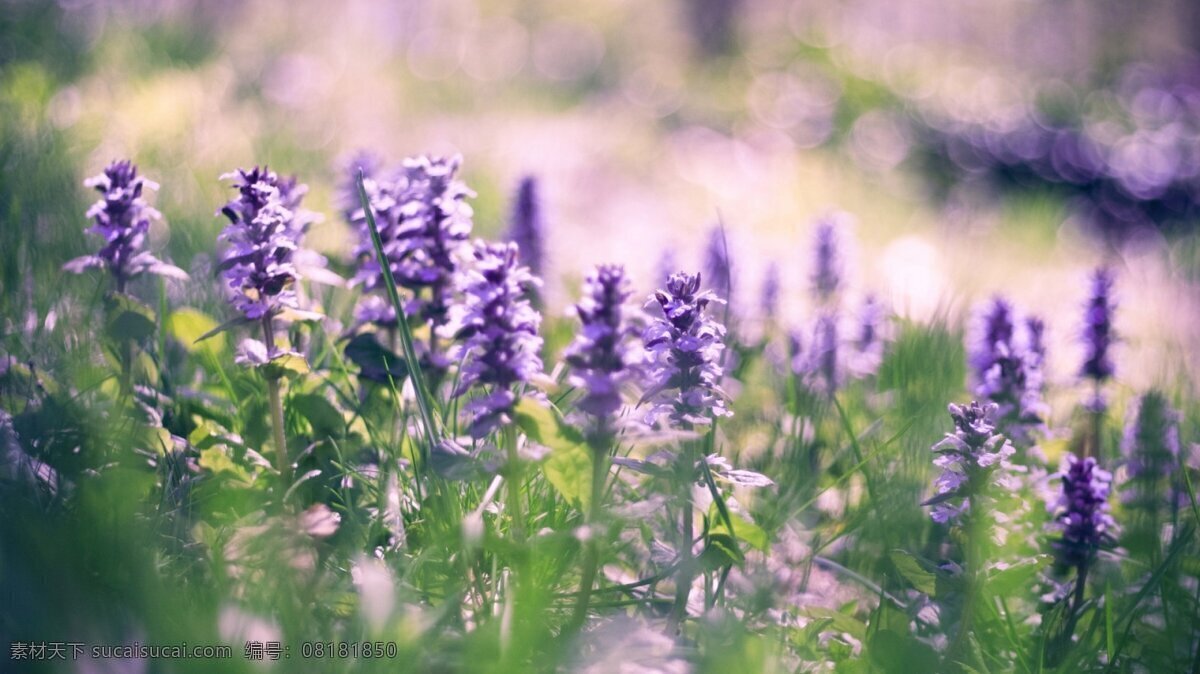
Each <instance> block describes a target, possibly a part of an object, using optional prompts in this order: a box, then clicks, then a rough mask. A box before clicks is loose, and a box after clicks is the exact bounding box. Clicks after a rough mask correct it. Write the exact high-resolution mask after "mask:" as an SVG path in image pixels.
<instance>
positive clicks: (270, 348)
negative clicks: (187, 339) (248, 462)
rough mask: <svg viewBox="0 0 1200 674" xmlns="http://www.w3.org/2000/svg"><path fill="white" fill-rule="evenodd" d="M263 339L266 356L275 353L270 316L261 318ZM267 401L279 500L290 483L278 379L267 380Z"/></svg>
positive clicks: (270, 378)
mask: <svg viewBox="0 0 1200 674" xmlns="http://www.w3.org/2000/svg"><path fill="white" fill-rule="evenodd" d="M262 326H263V338H264V341H266V344H267V354H268V356H270V354H273V353H274V352H275V328H274V326H273V325H272V324H271V316H270V314H268V315H266V316H263V323H262ZM267 401H268V404H269V405H270V408H271V409H270V412H271V432H272V433H273V435H274V441H275V468H276V469H277V470H278V471H279V480H280V485H281V488H280V491H279V494H280V499H281V501H282V498H283V494H285V493H287V487H288V484H289V483H290V482H291V475H290V473H291V468H290V466H289V462H288V449H287V436H285V435H284V433H283V400H282V398H281V397H280V395H279V378H278V377H268V378H267Z"/></svg>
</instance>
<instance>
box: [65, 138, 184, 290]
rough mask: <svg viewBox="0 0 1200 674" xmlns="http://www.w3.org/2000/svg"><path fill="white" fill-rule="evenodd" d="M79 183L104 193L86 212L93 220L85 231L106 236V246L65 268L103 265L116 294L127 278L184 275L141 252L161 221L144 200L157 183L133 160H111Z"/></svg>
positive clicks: (76, 269)
mask: <svg viewBox="0 0 1200 674" xmlns="http://www.w3.org/2000/svg"><path fill="white" fill-rule="evenodd" d="M83 184H84V185H86V186H87V187H92V188H95V190H96V191H97V192H99V193H100V194H102V195H103V196H102V197H101V198H100V200H98V201H97V202H96V203H94V204H92V207H91V208H89V209H88V211H87V217H89V218H91V219H92V221H93V224H92V226H91V228H89V229H88V230H87V231H88V233H90V234H98V235H100V236H102V237H104V246H103V247H101V248H100V250H99V252H97V253H96V254H95V255H85V256H83V257H77V258H75V259H74V260H71V261H70V262H68V263H66V264H65V265H63V269H65V270H67V271H70V272H73V273H76V274H79V273H82V272H83V271H84V270H86V269H90V268H93V267H100V268H103V269H107V270H108V272H109V273H110V274H112V276H113V281H114V282H115V284H116V288H117V292H124V290H125V285H126V284H127V283H128V282H129V281H130V280H132V279H134V278H136V277H138V276H140V275H142V274H146V273H149V274H158V275H160V276H168V277H171V278H177V279H187V278H188V275H187V273H186V272H184V271H183V270H182V269H180V268H178V267H176V266H174V265H170V264H166V263H165V262H162V261H160V260H159V259H158V258H156V257H154V256H153V255H151V254H150V253H147V252H145V251H143V250H142V246H143V245H145V243H146V234H147V232H149V231H150V222H151V221H154V220H161V219H162V215H161V214H160V213H159V212H158V211H156V210H154V209H153V208H151V207H150V205H149V204H147V203H146V200H145V199H143V198H142V192H143V191H144V190H146V189H151V190H157V189H158V185H157V184H156V183H154V182H152V181H150V180H147V179H146V178H144V177H142V176H139V175H138V170H137V166H134V164H133V162H130V161H129V160H120V161H114V162H112V163H111V164H109V165H108V166H107V167H106V168H105V169H104V172H103V173H101V174H99V175H97V176H93V177H91V178H88V179H87V180H85V181H84V183H83Z"/></svg>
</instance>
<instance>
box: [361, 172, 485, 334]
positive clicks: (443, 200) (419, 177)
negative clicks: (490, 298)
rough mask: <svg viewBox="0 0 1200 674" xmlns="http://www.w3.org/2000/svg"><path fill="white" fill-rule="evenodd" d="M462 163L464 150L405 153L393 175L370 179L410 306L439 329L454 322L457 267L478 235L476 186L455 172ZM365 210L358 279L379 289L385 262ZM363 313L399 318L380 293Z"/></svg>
mask: <svg viewBox="0 0 1200 674" xmlns="http://www.w3.org/2000/svg"><path fill="white" fill-rule="evenodd" d="M461 163H462V160H461V158H460V157H457V156H455V157H449V158H446V157H427V156H420V157H415V158H410V159H407V160H405V162H404V165H403V170H402V171H400V172H398V174H397V175H396V176H395V177H394V178H393V179H390V180H389V179H382V178H376V179H373V180H369V181H364V186H365V187H366V188H367V195H368V198H369V200H370V202H371V208H372V210H373V211H374V213H375V216H376V225H377V226H378V229H379V238H380V241H381V243H382V244H383V253H384V255H385V256H386V257H387V260H388V264H389V265H390V266H391V272H392V276H393V277H394V279H395V281H396V284H397V285H398V286H400V287H403V288H406V289H408V290H410V291H412V293H413V299H412V301H411V302H409V304H408V305H407V306H406V307H405V309H404V310H405V313H406V314H408V315H410V316H412V315H419V316H420V317H421V320H422V321H423V322H425V323H427V324H429V325H430V326H431V327H432V328H433V329H434V330H435V331H436V330H437V328H439V327H441V326H444V325H446V323H447V317H448V312H449V308H450V304H451V301H452V297H453V292H454V278H455V274H456V273H457V272H458V270H459V267H460V266H461V265H460V258H461V257H463V256H464V255H465V254H466V249H467V248H468V247H469V242H468V240H469V239H470V236H471V228H472V221H471V218H472V210H471V206H470V205H469V204H467V203H466V199H467V197H470V196H473V192H471V190H469V189H468V188H467V187H466V185H464V184H463V183H462V181H460V180H458V179H457V178H456V177H455V176H456V174H457V173H458V168H459V165H460V164H461ZM358 215H362V214H361V213H357V214H356V221H357V224H358V230H359V245H358V247H357V248H356V249H355V254H356V255H357V256H358V257H359V259H360V260H361V264H360V266H359V269H358V273H357V274H356V275H355V277H354V282H355V283H356V284H361V285H362V286H363V288H364V289H366V290H368V291H372V290H379V289H382V288H384V280H383V274H382V267H380V265H379V261H378V260H377V259H376V256H375V247H374V243H373V242H372V239H371V234H370V231H369V230H368V228H367V225H366V218H365V216H364V217H357V216H358ZM358 313H359V316H358V318H359V320H360V321H361V322H373V323H377V324H381V325H395V322H396V316H395V312H394V310H393V309H392V307H391V306H389V305H388V304H386V303H385V302H383V301H381V300H380V299H379V298H374V299H372V300H368V301H366V302H365V303H364V304H363V305H362V306H360V308H359V312H358Z"/></svg>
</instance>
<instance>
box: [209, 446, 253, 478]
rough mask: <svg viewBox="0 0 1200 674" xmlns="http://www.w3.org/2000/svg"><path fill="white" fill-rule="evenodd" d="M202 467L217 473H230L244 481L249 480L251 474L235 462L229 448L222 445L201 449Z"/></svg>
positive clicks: (229, 474)
mask: <svg viewBox="0 0 1200 674" xmlns="http://www.w3.org/2000/svg"><path fill="white" fill-rule="evenodd" d="M199 463H200V467H201V468H204V469H206V470H209V471H211V472H212V473H214V474H216V475H228V476H230V477H233V478H235V479H237V480H240V481H243V482H249V481H250V476H249V474H248V473H247V472H246V469H245V468H242V467H241V466H239V465H238V464H236V463H234V461H233V459H232V458H230V456H229V448H228V447H226V446H224V445H220V446H216V447H209V448H208V449H204V450H201V451H200V461H199Z"/></svg>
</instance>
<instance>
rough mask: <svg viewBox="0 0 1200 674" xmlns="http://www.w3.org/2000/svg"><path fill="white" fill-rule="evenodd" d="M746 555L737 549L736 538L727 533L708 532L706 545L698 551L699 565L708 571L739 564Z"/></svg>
mask: <svg viewBox="0 0 1200 674" xmlns="http://www.w3.org/2000/svg"><path fill="white" fill-rule="evenodd" d="M745 560H746V557H745V556H744V555H742V552H741V550H738V546H737V540H736V539H734V537H733V536H730V535H729V534H727V533H720V532H718V533H712V532H710V533H709V536H708V545H706V546H704V551H703V552H701V553H700V557H699V558H698V561H699V562H700V566H701V567H703V568H704V569H706V570H708V571H716V570H718V569H723V568H725V567H727V566H740V565H741V563H742V562H743V561H745Z"/></svg>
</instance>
